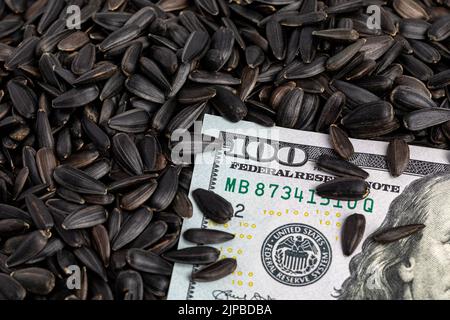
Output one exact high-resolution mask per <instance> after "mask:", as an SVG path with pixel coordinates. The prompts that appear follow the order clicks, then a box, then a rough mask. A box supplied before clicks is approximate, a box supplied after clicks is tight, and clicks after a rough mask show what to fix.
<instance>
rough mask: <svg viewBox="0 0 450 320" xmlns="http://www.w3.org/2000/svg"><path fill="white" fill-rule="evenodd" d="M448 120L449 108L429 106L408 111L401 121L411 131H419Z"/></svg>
mask: <svg viewBox="0 0 450 320" xmlns="http://www.w3.org/2000/svg"><path fill="white" fill-rule="evenodd" d="M449 120H450V110H449V109H440V108H430V109H421V110H416V111H413V112H410V113H408V114H407V115H406V116H405V117H404V118H403V123H404V125H405V127H406V128H407V129H409V130H411V131H419V130H423V129H426V128H430V127H433V126H436V125H439V124H442V123H445V122H447V121H449Z"/></svg>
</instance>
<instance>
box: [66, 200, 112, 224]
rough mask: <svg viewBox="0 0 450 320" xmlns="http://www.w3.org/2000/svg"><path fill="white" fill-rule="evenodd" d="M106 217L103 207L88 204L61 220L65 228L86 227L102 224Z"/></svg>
mask: <svg viewBox="0 0 450 320" xmlns="http://www.w3.org/2000/svg"><path fill="white" fill-rule="evenodd" d="M106 219H107V212H106V210H105V208H103V207H102V206H99V205H94V206H88V207H85V208H83V209H81V210H79V211H74V212H72V213H71V214H69V215H68V216H67V217H66V218H65V219H64V221H63V224H62V227H63V228H64V229H66V230H73V229H86V228H91V227H94V226H97V225H99V224H102V223H104V222H105V221H106Z"/></svg>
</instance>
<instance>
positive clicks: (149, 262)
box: [126, 249, 172, 275]
mask: <svg viewBox="0 0 450 320" xmlns="http://www.w3.org/2000/svg"><path fill="white" fill-rule="evenodd" d="M126 259H127V263H128V264H129V265H130V266H131V267H132V268H134V269H136V270H139V271H142V272H147V273H152V274H159V275H170V274H171V272H172V264H171V263H170V262H167V261H166V260H164V259H162V258H161V257H160V256H159V255H157V254H155V253H152V252H149V251H144V250H141V249H130V250H128V252H127V255H126Z"/></svg>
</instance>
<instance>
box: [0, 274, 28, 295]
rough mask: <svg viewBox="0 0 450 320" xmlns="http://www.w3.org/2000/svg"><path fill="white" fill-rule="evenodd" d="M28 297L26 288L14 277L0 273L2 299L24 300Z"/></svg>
mask: <svg viewBox="0 0 450 320" xmlns="http://www.w3.org/2000/svg"><path fill="white" fill-rule="evenodd" d="M26 295H27V291H26V290H25V288H24V287H23V286H22V285H21V284H20V283H19V282H18V281H17V280H15V279H14V278H13V277H11V276H9V275H7V274H4V273H0V299H1V300H23V299H25V296H26Z"/></svg>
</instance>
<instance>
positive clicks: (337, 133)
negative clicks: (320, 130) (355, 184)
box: [330, 124, 354, 160]
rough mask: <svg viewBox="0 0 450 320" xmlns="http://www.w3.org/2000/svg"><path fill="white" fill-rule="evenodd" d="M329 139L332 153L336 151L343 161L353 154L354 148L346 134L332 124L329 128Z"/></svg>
mask: <svg viewBox="0 0 450 320" xmlns="http://www.w3.org/2000/svg"><path fill="white" fill-rule="evenodd" d="M330 137H331V144H332V145H333V148H334V151H336V152H337V153H338V154H339V155H340V156H341V157H342V158H343V159H346V160H348V159H350V157H351V156H352V155H353V153H354V148H353V144H352V142H351V141H350V139H349V138H348V135H347V133H346V132H345V131H344V130H342V129H341V128H339V127H338V126H337V125H335V124H332V125H331V126H330Z"/></svg>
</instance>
